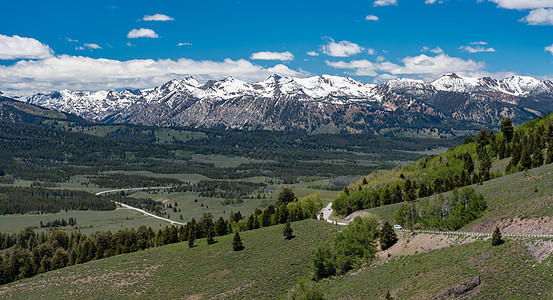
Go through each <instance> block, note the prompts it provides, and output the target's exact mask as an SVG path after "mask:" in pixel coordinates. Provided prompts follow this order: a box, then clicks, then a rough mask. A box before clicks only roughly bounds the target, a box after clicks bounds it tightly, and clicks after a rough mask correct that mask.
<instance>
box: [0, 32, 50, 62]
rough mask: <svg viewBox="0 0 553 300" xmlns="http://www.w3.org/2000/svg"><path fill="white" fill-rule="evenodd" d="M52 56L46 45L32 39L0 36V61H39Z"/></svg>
mask: <svg viewBox="0 0 553 300" xmlns="http://www.w3.org/2000/svg"><path fill="white" fill-rule="evenodd" d="M52 54H53V51H52V49H50V47H49V46H48V45H45V44H43V43H41V42H39V41H37V40H35V39H33V38H27V37H20V36H17V35H14V36H7V35H2V34H0V60H13V59H40V58H46V57H49V56H52Z"/></svg>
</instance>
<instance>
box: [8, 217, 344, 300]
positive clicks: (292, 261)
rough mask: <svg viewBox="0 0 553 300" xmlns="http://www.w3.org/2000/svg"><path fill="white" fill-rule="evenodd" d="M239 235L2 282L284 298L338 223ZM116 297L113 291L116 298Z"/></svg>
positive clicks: (35, 289)
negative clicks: (238, 246) (235, 245)
mask: <svg viewBox="0 0 553 300" xmlns="http://www.w3.org/2000/svg"><path fill="white" fill-rule="evenodd" d="M292 228H293V229H294V235H295V238H293V239H291V240H285V239H284V238H283V236H282V225H280V226H272V227H266V228H262V229H259V230H253V231H247V232H243V233H241V237H242V242H243V244H244V246H245V249H244V250H242V251H240V252H234V251H232V247H231V242H232V235H227V236H224V237H217V238H216V240H217V241H218V242H217V243H216V244H213V245H207V244H206V242H205V239H202V240H197V241H196V244H197V245H198V246H197V247H195V248H192V249H190V248H188V247H187V244H186V243H178V244H172V245H167V246H163V247H159V248H153V249H148V250H145V251H141V252H136V253H131V254H126V255H120V256H116V257H110V258H106V259H103V260H99V261H93V262H89V263H86V264H83V265H76V266H71V267H68V268H65V269H60V270H56V271H52V272H48V273H45V274H42V275H38V276H35V277H33V278H29V279H25V280H21V281H18V282H14V283H11V284H8V285H5V286H2V287H0V298H8V299H60V298H67V297H71V298H79V299H99V298H113V297H117V298H137V297H140V298H155V299H160V298H171V299H173V298H178V299H188V298H192V299H208V298H213V297H215V298H230V299H275V298H281V299H284V298H286V295H287V292H288V291H289V290H290V289H291V288H292V287H293V286H294V284H296V282H297V281H298V279H300V278H304V277H307V276H309V274H310V273H311V258H310V254H311V251H312V249H313V248H314V247H316V245H318V244H320V243H322V242H324V241H326V240H328V239H330V238H331V237H332V236H333V235H334V234H335V233H336V230H337V229H336V227H335V226H333V225H331V224H328V223H326V222H322V221H316V220H305V221H301V222H295V223H292ZM115 295H117V296H115Z"/></svg>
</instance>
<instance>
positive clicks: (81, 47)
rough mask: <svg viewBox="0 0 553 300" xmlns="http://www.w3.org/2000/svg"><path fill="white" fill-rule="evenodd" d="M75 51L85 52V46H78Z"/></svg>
mask: <svg viewBox="0 0 553 300" xmlns="http://www.w3.org/2000/svg"><path fill="white" fill-rule="evenodd" d="M75 50H84V47H83V46H77V47H75Z"/></svg>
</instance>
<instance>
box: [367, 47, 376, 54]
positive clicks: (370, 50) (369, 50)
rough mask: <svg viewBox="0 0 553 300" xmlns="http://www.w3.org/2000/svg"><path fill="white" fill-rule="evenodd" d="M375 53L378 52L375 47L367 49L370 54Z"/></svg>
mask: <svg viewBox="0 0 553 300" xmlns="http://www.w3.org/2000/svg"><path fill="white" fill-rule="evenodd" d="M375 53H376V51H374V49H373V48H369V49H367V54H368V55H374V54H375Z"/></svg>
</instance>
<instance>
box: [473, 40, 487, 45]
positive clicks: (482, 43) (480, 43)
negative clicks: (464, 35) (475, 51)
mask: <svg viewBox="0 0 553 300" xmlns="http://www.w3.org/2000/svg"><path fill="white" fill-rule="evenodd" d="M469 44H471V45H487V44H488V43H487V42H482V41H478V42H470V43H469Z"/></svg>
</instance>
